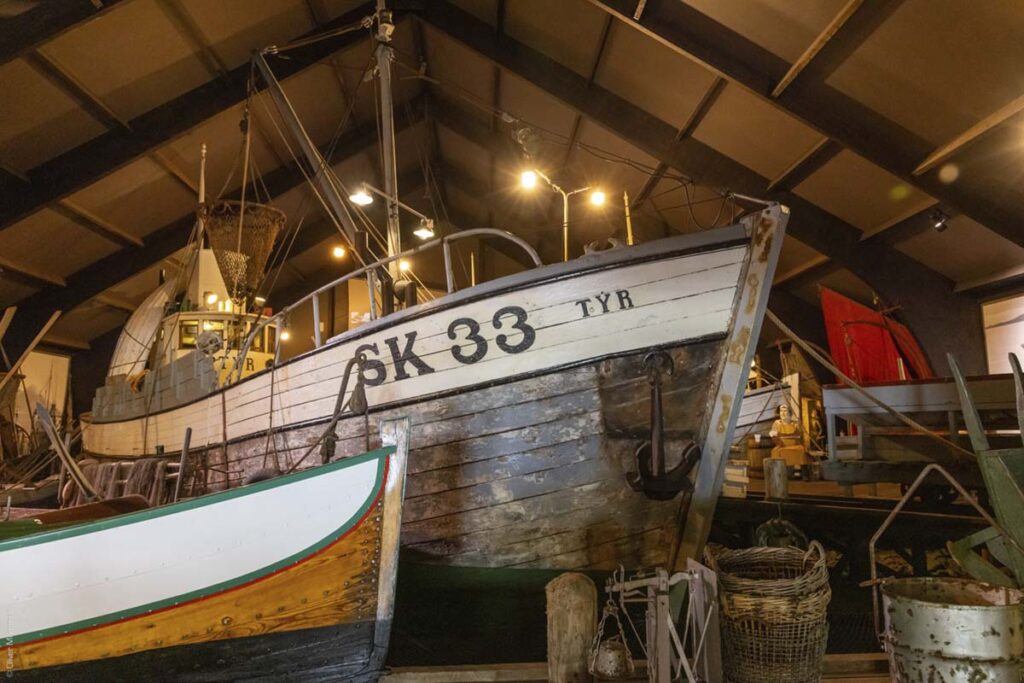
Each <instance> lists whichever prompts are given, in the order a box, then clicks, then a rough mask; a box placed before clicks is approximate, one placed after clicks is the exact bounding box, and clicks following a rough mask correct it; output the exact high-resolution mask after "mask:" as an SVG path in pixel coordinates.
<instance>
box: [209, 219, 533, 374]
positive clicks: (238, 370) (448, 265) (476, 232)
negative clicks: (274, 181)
mask: <svg viewBox="0 0 1024 683" xmlns="http://www.w3.org/2000/svg"><path fill="white" fill-rule="evenodd" d="M479 236H488V237H498V238H501V239H506V240H508V241H510V242H512V243H514V244H516V245H517V246H519V247H520V248H522V250H523V251H525V252H526V253H527V255H528V256H529V257H530V259H531V260H532V261H533V264H534V267H537V266H542V265H544V263H543V262H542V261H541V260H540V256H539V255H538V254H537V251H536V250H535V249H534V248H533V247H532V246H530V244H529V243H528V242H526V241H525V240H522V239H520V238H519V237H516V236H515V235H513V234H512V233H510V232H508V231H507V230H498V229H497V228H473V229H472V230H460V231H459V232H456V233H452V234H451V235H445V236H444V237H438V238H436V239H432V240H430V241H429V242H424V243H423V244H421V245H419V246H417V247H413V248H412V249H406V250H405V251H403V252H401V253H398V254H394V255H392V256H387V257H385V258H382V259H378V260H377V261H374V262H373V263H370V264H368V265H365V266H363V267H362V268H359V269H357V270H354V271H352V272H351V273H346V274H345V275H342V276H341V277H339V278H338V279H336V280H332V281H331V282H329V283H327V284H326V285H324V286H322V287H320V288H319V289H316V290H314V291H312V292H310V293H309V294H307V295H306V296H304V297H302V298H301V299H299V300H298V301H296V302H294V303H292V304H289V305H288V306H285V307H284V308H282V309H281V310H280V311H278V312H277V313H276V314H274V315H272V316H270V317H268V318H265V319H264V320H262V321H260V322H259V323H257V324H256V325H253V327H252V330H250V332H249V335H248V336H247V337H246V339H245V343H244V344H243V345H242V348H241V350H240V351H239V353H238V360H237V361H236V362H235V368H234V369H233V370H232V373H231V375H229V378H230V383H233V382H237V381H238V380H239V379H240V377H241V374H242V368H243V367H244V366H245V358H246V356H248V354H249V349H250V348H251V347H252V344H253V340H254V339H256V335H258V334H262V333H263V329H264V328H265V327H266V326H267V325H270V324H272V323H274V322H277V321H281V320H283V319H285V318H287V317H288V316H289V314H291V313H292V312H293V311H295V309H297V308H298V307H300V306H302V305H303V304H305V303H306V302H307V301H312V305H313V344H314V348H320V347H321V346H323V339H322V335H321V332H320V295H321V294H323V293H325V292H328V291H330V290H332V289H334V288H335V287H337V286H339V285H341V284H344V283H345V282H348V281H349V280H351V279H353V278H356V277H359V276H360V275H366V274H370V275H372V273H373V271H375V270H377V269H378V268H381V267H383V266H386V265H388V264H389V263H392V262H394V261H398V260H400V259H404V258H408V257H410V256H413V255H415V254H419V253H420V252H424V251H428V250H430V249H433V248H434V247H436V246H438V245H440V246H441V250H442V252H443V253H444V273H445V285H446V287H447V289H448V294H451V293H452V292H454V291H455V273H454V272H453V270H452V250H451V243H452V242H455V241H457V240H461V239H466V238H469V237H479ZM366 286H367V288H368V289H369V290H370V291H369V296H370V301H371V302H372V301H373V300H374V292H373V285H372V279H371V278H367V284H366ZM374 312H375V307H374V306H371V319H376V316H375V315H374V314H373V313H374ZM278 345H280V340H278ZM274 357H275V364H276V359H277V357H278V354H276V353H275V356H274Z"/></svg>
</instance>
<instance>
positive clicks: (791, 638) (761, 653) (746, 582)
mask: <svg viewBox="0 0 1024 683" xmlns="http://www.w3.org/2000/svg"><path fill="white" fill-rule="evenodd" d="M708 565H709V566H710V567H712V568H713V569H714V570H715V571H716V573H717V574H718V585H719V603H720V606H721V620H720V621H721V625H722V647H723V652H722V655H723V657H722V659H723V665H724V669H725V676H726V681H727V682H728V683H812V682H813V681H818V680H820V679H821V667H822V662H823V661H824V658H825V646H826V645H827V643H828V603H829V600H830V599H831V597H832V592H831V589H830V588H829V584H828V567H827V566H826V564H825V550H824V548H822V547H821V544H820V543H817V542H813V543H811V548H810V550H808V551H807V552H804V551H802V550H799V549H797V548H745V549H743V550H725V551H720V552H719V553H717V554H716V555H711V554H709V555H708Z"/></svg>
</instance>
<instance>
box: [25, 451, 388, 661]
mask: <svg viewBox="0 0 1024 683" xmlns="http://www.w3.org/2000/svg"><path fill="white" fill-rule="evenodd" d="M394 451H395V448H394V447H388V448H382V449H379V450H376V451H373V452H371V453H365V454H363V455H359V456H356V457H354V458H347V459H345V460H342V461H339V462H340V463H347V465H346V466H351V465H353V464H356V462H366V461H367V460H372V459H374V458H377V459H378V460H377V474H376V479H375V481H374V485H373V488H372V489H371V490H370V494H369V496H367V498H366V500H365V501H363V504H362V505H361V506H360V508H359V509H358V510H357V511H356V512H355V514H353V515H352V517H350V518H349V519H347V520H346V521H345V523H344V524H342V525H341V526H340V527H338V528H337V529H336V530H334V531H333V532H331V533H330V534H328V535H327V536H326V537H324V538H322V539H321V540H319V541H317V542H316V543H314V544H313V545H311V546H309V547H308V548H305V549H303V550H300V551H299V552H297V553H295V554H293V555H290V556H289V557H286V558H284V559H282V560H278V561H277V562H274V563H273V564H270V565H268V566H266V567H263V568H261V569H257V570H254V571H251V572H249V573H247V574H244V575H242V576H238V577H235V578H234V579H228V580H227V581H221V582H220V583H216V584H213V585H211V586H207V587H205V588H200V589H197V590H194V591H191V592H189V593H185V594H183V595H176V596H173V597H170V598H165V599H163V600H158V601H156V602H151V603H149V604H146V605H139V606H137V607H130V608H128V609H124V610H120V611H118V612H112V613H110V614H104V615H102V616H98V617H92V618H89V619H83V620H81V621H76V622H73V623H70V624H63V625H61V626H54V627H51V628H47V629H42V630H39V631H34V632H31V633H22V634H19V635H17V636H14V637H13V638H11V639H9V640H8V644H9V645H20V644H22V643H26V642H31V641H34V640H40V639H43V638H49V637H51V636H57V635H62V634H67V633H71V632H72V631H79V630H82V629H86V628H90V627H93V626H101V625H105V624H108V623H113V622H117V621H121V620H123V619H127V618H129V617H133V616H138V615H141V614H146V613H149V612H155V611H157V610H161V609H164V608H166V607H172V606H175V605H179V604H181V603H184V602H191V601H193V600H197V599H199V598H204V597H208V596H211V595H213V594H215V593H220V592H222V591H225V590H229V589H231V588H233V587H235V586H239V585H241V584H244V583H247V582H249V581H252V580H254V579H258V578H260V577H262V576H266V575H267V574H271V573H273V572H275V571H277V570H279V569H282V568H284V567H287V566H289V565H291V564H296V563H298V562H301V561H302V560H304V559H305V558H307V557H309V556H310V555H313V554H315V553H317V552H318V551H320V550H322V549H324V548H326V547H327V546H328V545H330V544H331V543H333V542H334V541H336V540H337V539H338V538H340V537H341V536H342V535H344V534H345V533H346V532H348V531H349V530H350V529H351V528H352V527H353V526H355V524H356V522H358V521H359V520H360V519H362V517H363V515H365V514H366V512H367V511H368V510H369V509H370V506H371V505H373V502H374V500H375V499H376V497H377V493H378V492H379V491H380V489H381V487H382V486H383V484H384V463H385V462H386V458H387V456H388V455H390V454H391V453H393V452H394ZM354 461H356V462H354ZM338 464H339V463H330V464H328V465H323V466H320V467H316V468H311V469H310V470H303V471H302V472H299V473H296V474H293V475H286V476H285V477H279V478H278V479H272V480H268V481H265V482H259V483H257V484H253V485H252V488H255V487H256V486H259V485H261V484H275V486H263V487H262V488H260V489H259V490H266V489H268V488H275V487H276V486H281V485H282V484H280V483H276V482H278V481H279V480H281V479H288V481H287V482H284V483H285V484H287V483H292V482H295V481H299V480H302V479H309V478H310V477H313V476H317V475H319V474H324V473H326V472H328V471H334V470H338V469H344V468H343V467H338V466H337V465H338ZM310 472H314V474H310ZM299 475H302V476H299ZM246 488H247V489H248V488H250V487H246ZM236 491H237V489H232V490H231V491H222V492H218V493H215V494H210V495H209V496H203V498H209V497H213V496H217V497H218V501H222V500H225V499H227V498H236V497H239V496H240V495H246V494H248V493H252V491H245V492H244V493H235V492H236ZM232 493H234V495H225V494H232ZM196 500H201V499H196ZM218 501H213V502H218ZM194 502H195V501H186V502H185V504H186V505H187V504H192V503H194ZM209 504H210V503H205V505H209ZM175 505H176V506H177V505H181V503H177V504H175ZM168 507H170V506H168ZM190 507H201V506H197V505H190ZM159 510H160V509H159V508H158V509H156V510H144V511H142V513H145V512H157V511H159ZM132 514H133V515H135V514H141V513H132ZM165 514H166V513H165ZM103 521H106V520H103ZM104 528H109V527H104ZM66 531H70V530H66ZM59 533H62V532H61V531H57V532H54V534H59ZM48 535H49V534H48ZM25 540H31V539H25ZM51 540H53V539H51ZM69 599H73V596H69Z"/></svg>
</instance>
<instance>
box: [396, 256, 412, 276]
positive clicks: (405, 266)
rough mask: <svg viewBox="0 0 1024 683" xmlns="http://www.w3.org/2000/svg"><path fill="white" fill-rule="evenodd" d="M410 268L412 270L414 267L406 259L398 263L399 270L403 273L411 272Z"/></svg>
mask: <svg viewBox="0 0 1024 683" xmlns="http://www.w3.org/2000/svg"><path fill="white" fill-rule="evenodd" d="M410 268H412V265H411V264H410V263H409V262H408V261H406V260H405V259H402V260H401V261H399V262H398V269H399V270H400V271H402V272H403V273H404V272H406V271H407V270H409V269H410Z"/></svg>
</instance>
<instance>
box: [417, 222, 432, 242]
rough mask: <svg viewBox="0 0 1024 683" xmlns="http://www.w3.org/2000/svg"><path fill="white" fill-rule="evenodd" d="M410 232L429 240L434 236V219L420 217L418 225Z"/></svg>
mask: <svg viewBox="0 0 1024 683" xmlns="http://www.w3.org/2000/svg"><path fill="white" fill-rule="evenodd" d="M412 234H414V235H416V236H417V237H419V238H420V239H421V240H429V239H430V238H431V237H433V236H434V221H432V220H429V219H427V218H421V219H420V227H418V228H416V229H415V230H413V231H412Z"/></svg>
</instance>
